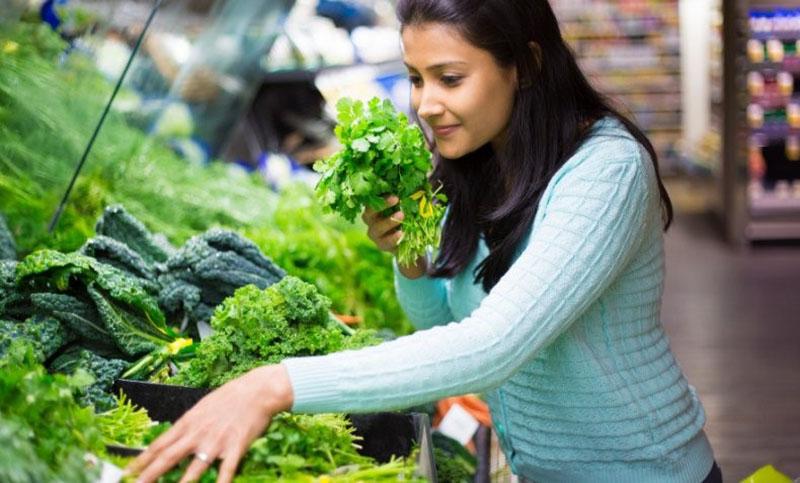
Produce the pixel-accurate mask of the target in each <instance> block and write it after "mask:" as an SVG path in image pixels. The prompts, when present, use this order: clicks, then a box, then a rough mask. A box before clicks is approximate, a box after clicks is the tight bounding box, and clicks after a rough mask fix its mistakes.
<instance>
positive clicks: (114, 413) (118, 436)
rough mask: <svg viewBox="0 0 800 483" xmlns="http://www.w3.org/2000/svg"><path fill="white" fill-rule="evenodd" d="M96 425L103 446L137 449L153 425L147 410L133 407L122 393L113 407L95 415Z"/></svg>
mask: <svg viewBox="0 0 800 483" xmlns="http://www.w3.org/2000/svg"><path fill="white" fill-rule="evenodd" d="M97 424H98V427H99V429H100V432H101V433H102V435H103V442H104V443H105V444H107V445H119V446H129V447H138V446H141V445H142V444H143V443H144V438H145V436H146V435H147V434H148V433H149V431H150V430H151V429H152V428H153V426H154V424H155V423H153V422H152V421H151V420H150V417H149V416H148V415H147V410H145V409H144V408H139V407H136V406H134V405H133V403H132V402H131V401H130V400H128V398H126V397H125V394H124V393H123V394H120V396H119V397H118V398H116V405H115V406H114V407H112V408H110V409H108V410H107V411H105V412H102V413H100V414H98V415H97Z"/></svg>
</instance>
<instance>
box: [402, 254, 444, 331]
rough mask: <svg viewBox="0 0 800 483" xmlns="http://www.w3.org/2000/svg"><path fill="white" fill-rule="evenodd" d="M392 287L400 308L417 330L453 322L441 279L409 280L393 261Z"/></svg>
mask: <svg viewBox="0 0 800 483" xmlns="http://www.w3.org/2000/svg"><path fill="white" fill-rule="evenodd" d="M394 286H395V291H396V292H397V300H398V301H399V302H400V307H402V308H403V311H404V312H405V313H406V315H407V316H408V319H409V320H410V321H411V323H412V324H414V327H416V328H417V329H418V330H419V329H430V328H431V327H433V326H436V325H442V324H446V323H448V322H452V321H453V314H452V312H451V311H450V304H449V303H448V301H447V286H446V285H445V280H444V279H443V278H431V277H428V276H423V277H420V278H416V279H413V280H412V279H409V278H407V277H405V276H404V275H403V274H402V273H400V270H399V269H398V268H397V262H396V261H395V262H394Z"/></svg>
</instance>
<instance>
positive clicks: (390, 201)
mask: <svg viewBox="0 0 800 483" xmlns="http://www.w3.org/2000/svg"><path fill="white" fill-rule="evenodd" d="M385 199H386V204H385V206H384V207H383V208H382V209H381V210H380V211H375V210H373V209H372V208H370V207H367V208H365V209H364V213H362V214H361V219H362V220H363V221H364V223H366V224H367V225H371V224H372V223H373V222H374V221H375V220H376V219H378V218H381V216H380V213H381V211H383V210H385V209H386V208H391V207H392V206H395V205H397V204H398V203H400V198H398V197H397V196H394V195H391V196H387V197H386V198H385Z"/></svg>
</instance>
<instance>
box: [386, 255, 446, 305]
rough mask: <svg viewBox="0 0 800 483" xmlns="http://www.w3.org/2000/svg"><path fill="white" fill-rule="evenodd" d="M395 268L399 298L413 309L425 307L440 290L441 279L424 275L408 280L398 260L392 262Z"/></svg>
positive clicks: (395, 281) (395, 280)
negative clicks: (398, 264) (401, 270)
mask: <svg viewBox="0 0 800 483" xmlns="http://www.w3.org/2000/svg"><path fill="white" fill-rule="evenodd" d="M392 265H393V266H394V283H395V289H396V291H397V296H398V298H400V299H402V300H403V301H405V302H406V303H408V304H409V305H410V306H411V307H414V308H416V307H425V301H426V300H429V299H430V297H431V294H436V293H438V291H439V290H440V286H441V283H442V280H441V279H437V278H431V277H429V276H427V275H423V276H421V277H419V278H408V277H406V276H405V275H403V274H402V273H401V272H400V268H399V267H398V266H397V259H394V260H393V261H392Z"/></svg>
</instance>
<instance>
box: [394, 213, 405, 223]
mask: <svg viewBox="0 0 800 483" xmlns="http://www.w3.org/2000/svg"><path fill="white" fill-rule="evenodd" d="M405 217H406V215H404V214H403V212H402V211H398V212H397V213H395V214H394V215H392V219H393V220H394V221H403V220H404V219H405Z"/></svg>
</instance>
